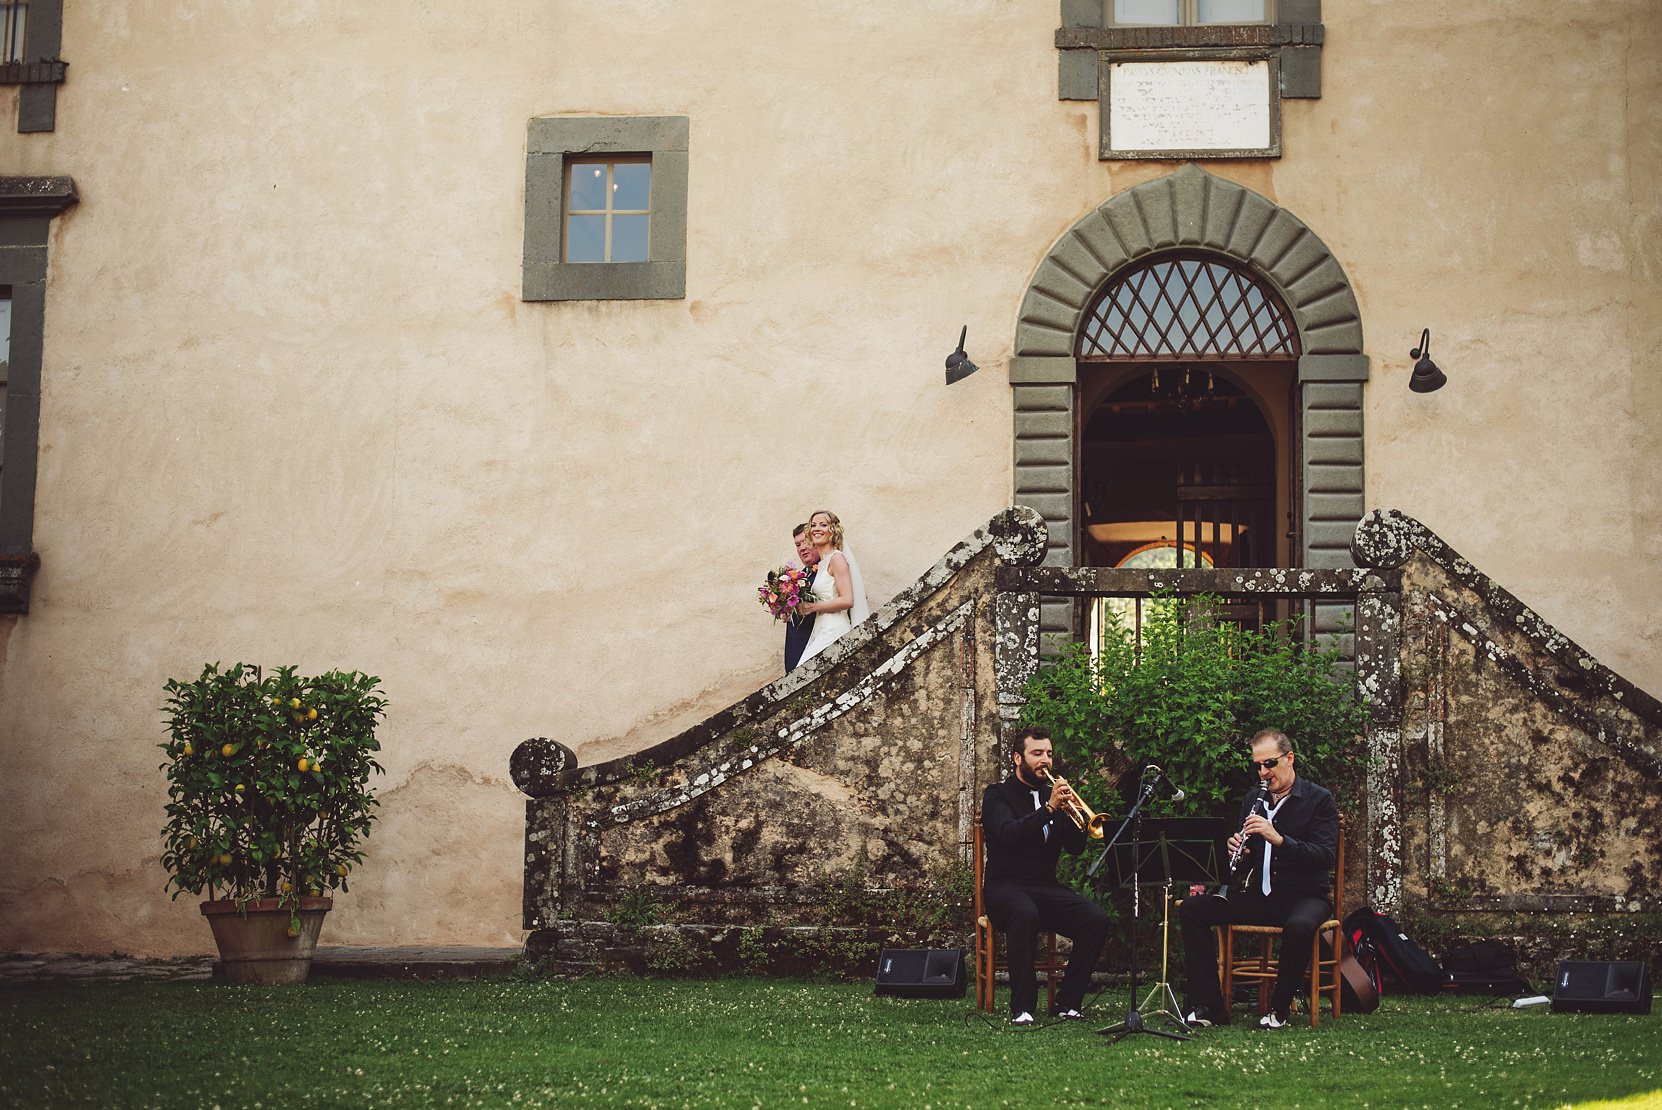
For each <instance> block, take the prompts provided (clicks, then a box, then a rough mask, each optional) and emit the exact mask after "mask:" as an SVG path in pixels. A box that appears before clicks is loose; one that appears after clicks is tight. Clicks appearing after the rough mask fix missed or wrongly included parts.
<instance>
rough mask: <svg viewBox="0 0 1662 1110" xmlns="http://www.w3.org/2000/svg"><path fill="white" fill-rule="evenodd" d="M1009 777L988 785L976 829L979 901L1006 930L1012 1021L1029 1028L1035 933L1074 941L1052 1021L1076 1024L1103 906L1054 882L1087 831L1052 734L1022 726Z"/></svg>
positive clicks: (1103, 922) (1102, 932)
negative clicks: (981, 873)
mask: <svg viewBox="0 0 1662 1110" xmlns="http://www.w3.org/2000/svg"><path fill="white" fill-rule="evenodd" d="M1010 764H1011V770H1010V777H1009V778H1007V779H1005V780H1004V781H1003V782H998V783H994V784H993V785H991V786H989V787H987V792H986V793H985V794H984V795H982V798H981V828H982V832H983V834H984V837H985V840H986V844H987V878H986V886H985V889H984V892H983V900H984V902H985V904H986V907H987V917H988V919H989V920H991V921H992V923H993V928H995V929H998V930H999V931H1001V932H1003V933H1004V934H1005V937H1006V945H1007V948H1008V951H1009V954H1010V1023H1011V1024H1012V1025H1032V1024H1033V1012H1034V1011H1035V1010H1037V1009H1038V1004H1039V984H1038V978H1037V976H1036V975H1035V974H1034V972H1033V951H1034V947H1035V943H1036V939H1037V936H1038V932H1039V930H1040V929H1049V930H1051V931H1052V932H1056V933H1060V934H1062V935H1063V936H1065V937H1069V938H1071V939H1072V940H1073V954H1072V955H1071V956H1069V957H1068V969H1067V973H1066V974H1065V975H1063V977H1062V985H1061V988H1060V989H1059V990H1058V991H1057V992H1056V1008H1055V1009H1054V1010H1052V1011H1051V1016H1052V1017H1054V1018H1060V1019H1063V1020H1078V1019H1079V1018H1082V1017H1084V1016H1085V1015H1084V1014H1082V1013H1080V1012H1079V1007H1080V1005H1081V1004H1082V1003H1083V1002H1084V1001H1085V991H1086V989H1087V988H1088V987H1089V986H1090V985H1091V972H1092V971H1093V970H1095V968H1096V958H1097V955H1098V954H1099V953H1100V952H1101V951H1102V944H1103V942H1104V941H1106V940H1107V939H1108V915H1107V914H1106V913H1104V912H1103V910H1102V907H1101V906H1098V905H1097V904H1096V903H1095V902H1093V901H1091V900H1090V899H1089V898H1086V897H1084V896H1082V895H1080V894H1077V893H1075V892H1074V891H1073V890H1072V889H1070V888H1068V887H1066V886H1063V885H1062V884H1061V883H1060V882H1057V880H1056V861H1057V860H1058V859H1060V858H1061V855H1062V851H1063V850H1064V849H1066V850H1067V851H1068V853H1069V854H1071V855H1078V854H1079V853H1080V852H1082V851H1084V850H1085V831H1084V830H1083V829H1081V828H1080V827H1079V825H1078V824H1076V823H1075V822H1074V821H1073V820H1072V819H1071V818H1069V817H1068V814H1067V807H1068V805H1069V804H1070V803H1075V802H1077V801H1078V795H1076V794H1075V793H1074V792H1073V788H1072V787H1070V786H1069V785H1068V784H1067V780H1066V779H1054V780H1052V779H1051V778H1050V777H1049V775H1050V766H1051V748H1050V733H1048V732H1046V731H1045V730H1044V729H1042V728H1024V729H1022V730H1021V731H1020V732H1018V733H1016V736H1015V739H1014V740H1013V741H1012V742H1011V745H1010Z"/></svg>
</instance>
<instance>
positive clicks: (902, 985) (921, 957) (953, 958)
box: [877, 948, 969, 998]
mask: <svg viewBox="0 0 1662 1110" xmlns="http://www.w3.org/2000/svg"><path fill="white" fill-rule="evenodd" d="M968 989H969V982H968V980H967V979H966V978H965V977H964V953H963V951H962V950H960V949H957V948H885V949H883V951H882V954H880V955H879V956H878V957H877V993H878V994H883V995H890V996H893V997H895V998H962V997H964V992H965V991H967V990H968Z"/></svg>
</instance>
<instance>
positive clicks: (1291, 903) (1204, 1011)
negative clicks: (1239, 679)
mask: <svg viewBox="0 0 1662 1110" xmlns="http://www.w3.org/2000/svg"><path fill="white" fill-rule="evenodd" d="M1297 762H1298V755H1297V753H1296V752H1294V751H1293V743H1292V741H1291V740H1289V739H1287V735H1286V733H1283V732H1278V731H1277V730H1275V729H1264V730H1263V731H1261V732H1259V733H1258V735H1256V736H1254V737H1253V738H1252V767H1253V770H1254V771H1256V772H1257V775H1258V781H1259V782H1260V783H1262V784H1264V785H1266V786H1268V787H1269V797H1268V799H1265V798H1264V797H1263V795H1262V792H1261V791H1259V790H1254V791H1253V792H1252V793H1251V794H1250V795H1249V796H1248V797H1247V798H1246V799H1245V800H1244V801H1243V802H1242V803H1241V821H1242V828H1241V831H1240V832H1239V833H1236V834H1235V835H1234V836H1232V837H1230V838H1229V850H1230V853H1231V854H1233V853H1234V851H1235V848H1236V846H1237V845H1238V844H1240V842H1241V840H1242V838H1243V837H1244V838H1245V840H1246V847H1245V849H1244V855H1243V856H1242V860H1241V869H1242V872H1243V873H1246V874H1247V876H1248V877H1247V879H1246V881H1245V882H1242V883H1240V884H1238V889H1235V888H1232V889H1231V890H1230V891H1229V897H1228V898H1227V899H1224V898H1219V897H1210V898H1209V897H1205V896H1201V897H1192V898H1186V899H1184V901H1183V905H1182V907H1181V908H1180V909H1179V910H1178V914H1177V916H1178V920H1179V921H1180V922H1181V923H1182V927H1183V967H1184V973H1185V977H1186V982H1185V991H1186V993H1187V995H1188V1000H1189V1001H1188V1005H1187V1006H1185V1007H1184V1011H1185V1013H1187V1014H1188V1022H1189V1024H1190V1025H1202V1026H1205V1025H1224V1024H1227V1023H1228V1021H1229V1000H1227V999H1225V998H1224V997H1223V990H1222V987H1221V986H1220V985H1219V982H1218V959H1217V956H1218V945H1217V941H1216V940H1215V939H1214V937H1213V934H1212V929H1213V927H1214V926H1217V925H1222V924H1224V923H1226V922H1227V923H1230V924H1233V925H1279V926H1280V927H1281V930H1282V932H1281V952H1280V957H1279V970H1278V972H1277V974H1276V979H1275V989H1274V991H1272V992H1271V994H1270V1012H1269V1013H1267V1014H1265V1015H1264V1016H1263V1017H1262V1018H1260V1019H1259V1020H1258V1026H1259V1028H1261V1029H1282V1028H1285V1027H1286V1026H1287V1025H1288V1024H1289V1018H1288V1014H1289V1013H1290V1011H1291V1010H1292V1005H1293V995H1294V994H1295V993H1297V991H1298V988H1299V987H1300V986H1301V985H1302V984H1303V983H1304V982H1305V981H1306V980H1307V978H1308V976H1309V972H1310V942H1311V940H1312V938H1314V937H1315V935H1316V930H1317V929H1318V928H1320V927H1321V923H1322V922H1323V921H1326V920H1327V918H1328V915H1329V914H1331V913H1332V912H1333V904H1332V902H1330V901H1329V900H1328V899H1329V898H1330V896H1331V887H1332V872H1333V861H1334V859H1335V858H1336V856H1337V855H1338V851H1339V811H1338V808H1337V807H1336V806H1335V805H1334V803H1333V795H1332V794H1330V793H1328V792H1327V790H1325V789H1324V788H1322V787H1321V786H1318V785H1316V784H1315V783H1314V782H1311V781H1310V780H1309V779H1307V778H1304V777H1303V776H1302V775H1299V774H1298V773H1297V772H1296V771H1295V770H1294V767H1295V764H1296V763H1297ZM1248 868H1250V871H1248ZM1312 1004H1313V1003H1312Z"/></svg>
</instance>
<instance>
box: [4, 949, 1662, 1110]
mask: <svg viewBox="0 0 1662 1110" xmlns="http://www.w3.org/2000/svg"><path fill="white" fill-rule="evenodd" d="M1124 1008H1125V1000H1124V997H1123V993H1122V992H1110V993H1108V994H1104V995H1103V996H1101V997H1100V998H1098V999H1097V1000H1096V1003H1095V1006H1094V1009H1093V1014H1094V1015H1096V1016H1097V1017H1098V1018H1099V1019H1100V1020H1099V1021H1092V1022H1088V1023H1086V1024H1084V1025H1080V1024H1070V1025H1062V1026H1051V1027H1044V1028H1039V1029H1034V1030H1024V1031H1011V1030H1009V1029H1008V1028H1007V1027H1005V1026H1004V1024H1003V1023H1002V1022H996V1023H986V1022H983V1021H982V1020H981V1019H980V1017H979V1016H978V1015H975V1014H974V1012H973V1011H972V1010H971V1009H970V1004H969V1002H968V1000H965V1001H962V1002H960V1001H957V1000H954V1001H950V1002H936V1001H910V1000H900V999H889V998H875V997H873V995H872V990H871V986H870V984H869V983H865V984H861V983H798V982H781V981H775V980H758V979H722V980H714V981H709V980H705V981H693V980H682V981H673V980H642V979H622V978H597V979H583V980H565V981H544V980H529V979H523V980H522V979H498V980H487V981H483V982H472V983H425V984H424V983H410V982H368V983H365V982H352V983H348V982H340V983H333V982H331V983H319V984H314V985H312V986H308V987H304V988H293V989H274V988H252V987H242V988H237V987H226V986H216V985H210V984H202V983H149V984H138V983H134V984H120V985H76V984H67V983H65V984H57V983H54V984H50V985H39V986H34V985H22V986H7V987H4V988H0V1104H3V1105H5V1106H29V1107H33V1106H62V1105H75V1104H79V1105H101V1106H103V1105H120V1106H156V1105H160V1106H189V1107H209V1106H214V1105H219V1106H224V1107H227V1108H229V1107H233V1106H264V1107H292V1106H320V1105H321V1106H330V1105H339V1106H372V1105H373V1106H382V1105H385V1106H423V1105H461V1106H467V1105H503V1106H509V1105H512V1106H665V1107H672V1106H723V1107H726V1106H751V1105H756V1106H767V1107H774V1106H786V1105H793V1104H794V1105H803V1104H807V1105H811V1106H850V1105H852V1106H903V1107H909V1108H910V1107H923V1106H931V1107H962V1106H974V1107H981V1106H1002V1105H1013V1106H1027V1107H1042V1106H1128V1107H1158V1106H1202V1105H1204V1106H1276V1107H1296V1106H1307V1107H1329V1106H1387V1107H1398V1106H1433V1107H1445V1106H1561V1105H1567V1104H1585V1103H1588V1102H1591V1101H1595V1100H1616V1101H1617V1102H1618V1103H1619V1104H1620V1105H1623V1106H1662V1014H1653V1015H1649V1016H1645V1017H1630V1016H1605V1015H1579V1014H1553V1013H1551V1012H1549V1011H1548V1009H1547V1008H1546V1007H1544V1006H1543V1007H1537V1008H1534V1009H1530V1010H1523V1011H1513V1010H1509V1009H1491V1008H1485V1006H1484V1003H1483V1000H1480V999H1466V998H1460V999H1453V998H1449V999H1395V998H1392V999H1387V1000H1386V1002H1385V1005H1384V1006H1383V1007H1382V1008H1381V1009H1380V1011H1379V1012H1378V1013H1375V1014H1372V1015H1369V1016H1366V1017H1357V1016H1348V1017H1346V1018H1344V1019H1343V1020H1341V1021H1339V1022H1330V1021H1324V1022H1323V1023H1322V1026H1321V1028H1320V1029H1318V1030H1314V1031H1313V1030H1311V1029H1310V1028H1309V1027H1308V1026H1307V1025H1299V1026H1295V1027H1293V1028H1291V1029H1286V1030H1282V1031H1279V1032H1275V1033H1261V1032H1258V1031H1256V1030H1254V1029H1248V1028H1246V1027H1245V1026H1244V1025H1236V1026H1232V1027H1229V1028H1227V1029H1212V1030H1204V1031H1202V1032H1201V1034H1200V1035H1199V1036H1198V1037H1197V1038H1196V1039H1195V1040H1193V1041H1190V1042H1188V1043H1177V1042H1172V1041H1165V1040H1161V1039H1157V1038H1154V1037H1137V1038H1133V1039H1132V1040H1130V1041H1126V1042H1124V1043H1121V1044H1118V1045H1111V1044H1109V1043H1108V1041H1107V1040H1106V1039H1105V1038H1102V1037H1098V1036H1096V1035H1095V1034H1094V1032H1093V1030H1094V1029H1095V1028H1097V1027H1098V1025H1106V1024H1111V1023H1112V1022H1114V1021H1116V1020H1118V1019H1119V1018H1120V1017H1121V1016H1123V1012H1124Z"/></svg>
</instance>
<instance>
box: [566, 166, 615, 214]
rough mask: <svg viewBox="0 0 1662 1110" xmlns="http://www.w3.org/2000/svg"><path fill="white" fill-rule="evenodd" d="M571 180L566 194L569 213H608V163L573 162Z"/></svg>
mask: <svg viewBox="0 0 1662 1110" xmlns="http://www.w3.org/2000/svg"><path fill="white" fill-rule="evenodd" d="M570 180H571V184H570V186H569V188H568V191H567V193H566V210H567V211H569V212H579V211H581V212H604V211H606V163H604V162H573V163H572V165H571V179H570Z"/></svg>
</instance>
